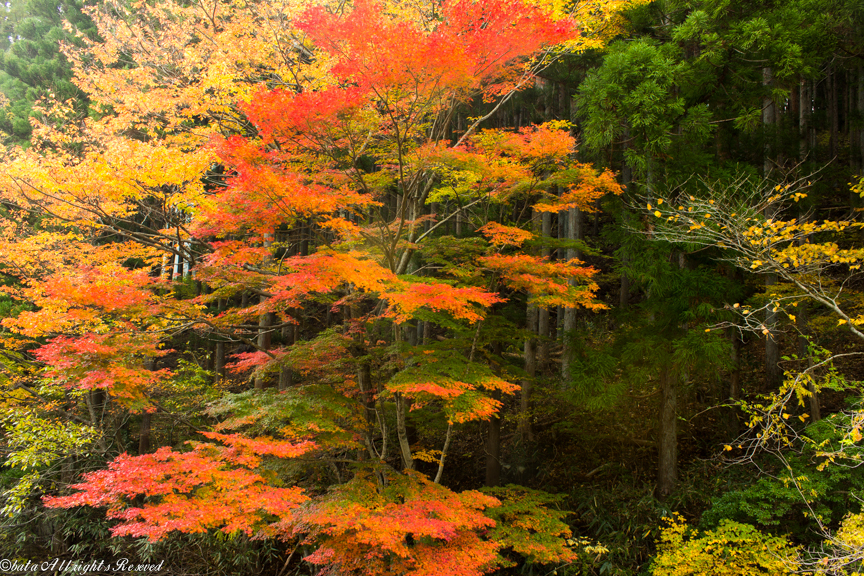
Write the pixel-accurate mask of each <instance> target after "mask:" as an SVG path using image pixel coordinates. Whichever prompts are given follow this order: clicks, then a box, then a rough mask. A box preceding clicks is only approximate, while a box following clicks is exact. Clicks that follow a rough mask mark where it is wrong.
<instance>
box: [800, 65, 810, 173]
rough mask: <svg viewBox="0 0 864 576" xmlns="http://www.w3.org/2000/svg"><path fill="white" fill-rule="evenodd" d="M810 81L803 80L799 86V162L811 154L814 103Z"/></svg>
mask: <svg viewBox="0 0 864 576" xmlns="http://www.w3.org/2000/svg"><path fill="white" fill-rule="evenodd" d="M812 97H813V96H812V94H811V91H810V81H809V80H804V79H802V80H801V82H800V83H799V84H798V160H799V161H803V160H804V159H805V158H807V156H808V154H810V125H811V122H812V116H813V102H812Z"/></svg>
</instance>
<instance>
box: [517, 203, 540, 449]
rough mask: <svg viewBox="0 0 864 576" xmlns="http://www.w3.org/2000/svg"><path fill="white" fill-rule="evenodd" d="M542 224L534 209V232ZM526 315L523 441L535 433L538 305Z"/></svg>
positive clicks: (521, 413)
mask: <svg viewBox="0 0 864 576" xmlns="http://www.w3.org/2000/svg"><path fill="white" fill-rule="evenodd" d="M541 226H542V225H541V217H540V214H539V213H538V212H536V211H534V210H532V211H531V228H532V230H533V232H534V234H539V233H540V232H541ZM525 316H526V322H525V324H526V325H525V327H526V328H527V329H528V336H527V337H526V338H525V344H524V360H525V374H526V376H525V378H524V379H523V380H522V384H521V386H522V393H521V395H520V402H519V435H520V437H521V440H522V441H523V442H525V441H531V440H533V439H534V438H533V433H532V432H531V423H530V421H529V413H530V409H531V407H530V405H531V388H532V386H533V384H534V377H535V376H536V374H537V332H538V323H539V320H540V314H539V309H538V308H537V306H536V305H534V304H531V303H530V302H529V303H528V305H527V306H526V310H525Z"/></svg>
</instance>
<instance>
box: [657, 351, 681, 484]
mask: <svg viewBox="0 0 864 576" xmlns="http://www.w3.org/2000/svg"><path fill="white" fill-rule="evenodd" d="M677 378H678V374H677V373H675V372H674V371H672V370H671V369H669V368H668V367H666V366H664V367H663V368H661V370H660V431H659V435H658V438H657V452H658V460H657V498H658V499H659V500H665V499H666V498H667V497H668V496H669V495H670V494H671V493H672V491H673V490H675V486H676V485H677V483H678V416H677V411H678V390H677V388H678V384H677V382H676V379H677Z"/></svg>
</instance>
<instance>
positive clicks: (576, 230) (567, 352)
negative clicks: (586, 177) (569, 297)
mask: <svg viewBox="0 0 864 576" xmlns="http://www.w3.org/2000/svg"><path fill="white" fill-rule="evenodd" d="M582 237H583V232H582V211H581V210H580V209H579V208H570V210H568V211H567V238H568V239H569V240H581V239H582ZM567 259H568V260H581V259H582V253H581V252H580V251H579V250H577V249H576V248H568V249H567ZM574 330H576V309H575V308H565V309H564V352H563V353H562V355H561V379H562V381H563V382H564V383H565V384H566V383H567V382H569V381H570V363H571V361H572V356H573V349H572V348H573V347H572V345H571V340H572V334H573V331H574Z"/></svg>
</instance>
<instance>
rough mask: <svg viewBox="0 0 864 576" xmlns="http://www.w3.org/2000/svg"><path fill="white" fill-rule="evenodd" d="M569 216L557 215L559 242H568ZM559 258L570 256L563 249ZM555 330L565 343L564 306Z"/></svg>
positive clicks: (564, 258)
mask: <svg viewBox="0 0 864 576" xmlns="http://www.w3.org/2000/svg"><path fill="white" fill-rule="evenodd" d="M561 192H562V189H561V188H559V189H558V190H557V194H558V196H560V195H561ZM568 214H569V211H567V210H562V211H560V212H558V214H557V215H556V218H555V219H556V221H557V222H558V240H566V239H567V238H568V235H567V217H568ZM557 257H558V259H559V260H566V259H568V258H569V256H568V255H567V252H566V251H562V249H561V248H559V249H558V255H557ZM555 329H556V332H557V338H558V339H559V340H561V341H562V342H563V341H564V307H563V306H558V308H557V310H556V313H555ZM562 368H563V367H562Z"/></svg>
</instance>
